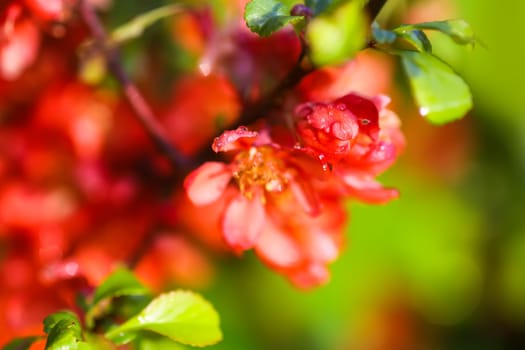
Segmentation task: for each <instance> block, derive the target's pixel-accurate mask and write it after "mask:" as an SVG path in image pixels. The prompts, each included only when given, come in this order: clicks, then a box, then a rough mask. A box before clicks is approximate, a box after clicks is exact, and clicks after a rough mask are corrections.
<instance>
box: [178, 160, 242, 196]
mask: <svg viewBox="0 0 525 350" xmlns="http://www.w3.org/2000/svg"><path fill="white" fill-rule="evenodd" d="M231 177H232V174H231V172H230V170H229V169H228V166H227V165H226V164H224V163H220V162H207V163H204V164H203V165H201V166H200V167H199V168H197V169H195V170H194V171H193V172H191V173H190V174H189V175H188V176H187V177H186V179H185V180H184V188H185V189H186V193H187V195H188V197H189V198H190V200H191V201H192V202H193V203H194V204H196V205H205V204H210V203H212V202H215V201H216V200H217V199H218V198H219V197H220V195H221V194H222V193H223V192H224V190H225V189H226V186H228V183H229V182H230V179H231Z"/></svg>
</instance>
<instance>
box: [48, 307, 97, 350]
mask: <svg viewBox="0 0 525 350" xmlns="http://www.w3.org/2000/svg"><path fill="white" fill-rule="evenodd" d="M44 332H46V333H47V342H46V347H45V348H46V350H48V349H49V350H66V349H67V350H69V349H71V350H76V349H79V350H86V349H90V348H91V347H90V346H89V345H88V344H87V343H85V342H84V341H83V339H82V327H81V326H80V321H79V320H78V318H77V316H76V315H75V314H73V313H72V312H69V311H60V312H57V313H54V314H51V315H49V316H47V317H46V318H45V319H44Z"/></svg>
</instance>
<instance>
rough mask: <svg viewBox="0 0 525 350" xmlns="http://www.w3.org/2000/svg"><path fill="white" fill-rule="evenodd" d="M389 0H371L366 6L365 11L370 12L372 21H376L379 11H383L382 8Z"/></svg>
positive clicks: (369, 15)
mask: <svg viewBox="0 0 525 350" xmlns="http://www.w3.org/2000/svg"><path fill="white" fill-rule="evenodd" d="M386 2H387V0H369V1H368V3H367V4H366V6H365V11H366V13H367V14H368V17H369V18H370V21H371V22H372V21H374V20H375V19H376V17H377V15H379V12H381V9H382V8H383V6H385V4H386Z"/></svg>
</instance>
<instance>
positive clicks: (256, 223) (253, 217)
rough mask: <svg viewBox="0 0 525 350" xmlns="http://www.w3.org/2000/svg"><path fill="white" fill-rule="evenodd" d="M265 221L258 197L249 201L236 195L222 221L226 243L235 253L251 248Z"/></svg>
mask: <svg viewBox="0 0 525 350" xmlns="http://www.w3.org/2000/svg"><path fill="white" fill-rule="evenodd" d="M265 219H266V213H265V210H264V206H263V204H262V202H261V198H260V197H259V196H257V195H256V196H255V197H254V198H253V199H251V200H250V199H248V198H246V197H244V196H243V195H242V194H239V195H237V196H236V197H234V198H233V199H232V201H231V202H230V203H229V205H228V207H227V208H226V212H225V213H224V218H223V221H222V231H223V235H224V238H225V240H226V242H227V243H228V245H229V246H230V247H231V248H233V250H235V251H236V252H237V253H242V251H244V250H247V249H250V248H252V247H253V246H254V244H255V241H256V240H257V238H258V237H259V235H260V233H261V231H262V228H263V224H264V221H265Z"/></svg>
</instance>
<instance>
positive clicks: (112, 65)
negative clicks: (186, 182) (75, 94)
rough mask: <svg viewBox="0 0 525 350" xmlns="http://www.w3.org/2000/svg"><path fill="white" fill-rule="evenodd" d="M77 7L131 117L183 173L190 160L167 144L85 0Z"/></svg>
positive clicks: (98, 20)
mask: <svg viewBox="0 0 525 350" xmlns="http://www.w3.org/2000/svg"><path fill="white" fill-rule="evenodd" d="M79 6H80V13H81V16H82V18H83V19H84V22H85V23H86V25H87V26H88V27H89V30H90V31H91V34H92V35H93V38H94V43H95V45H96V47H97V48H98V49H99V50H100V51H101V52H102V53H103V54H104V56H105V58H106V62H107V65H108V68H109V71H110V72H111V73H112V74H113V76H114V77H115V79H117V80H118V82H119V83H120V85H121V86H122V90H123V92H124V95H125V96H126V99H127V101H128V102H129V104H130V105H131V108H132V109H133V112H134V114H135V117H136V118H137V120H138V121H139V122H140V123H141V124H142V126H143V127H144V129H146V131H147V133H148V135H149V136H150V138H151V139H152V141H153V143H154V144H155V146H156V147H157V148H158V149H159V150H160V151H161V152H162V153H164V155H165V156H166V157H167V158H168V159H169V160H170V162H171V163H172V164H173V165H174V166H176V167H177V168H179V169H182V170H186V169H187V168H188V167H190V165H191V162H190V160H189V159H187V158H186V157H184V156H183V155H182V154H180V153H179V152H178V151H177V150H176V149H175V148H174V147H173V146H172V145H171V144H170V142H169V141H168V137H167V135H166V132H165V131H164V129H163V127H162V125H161V124H160V123H159V122H158V121H157V119H156V117H155V115H154V113H153V111H152V109H151V107H150V106H149V105H148V103H147V102H146V100H145V99H144V97H143V96H142V94H141V93H140V91H139V90H138V89H137V87H136V86H135V85H134V84H133V82H132V81H131V79H130V78H129V76H128V75H127V73H126V72H125V71H124V68H123V67H122V63H121V59H120V53H119V51H118V50H117V48H116V47H115V46H113V45H111V44H109V42H110V41H109V40H108V35H107V33H106V30H105V29H104V26H103V25H102V22H101V21H100V19H99V18H98V16H97V14H96V13H95V10H94V9H93V7H92V6H91V4H89V2H88V1H86V0H80V1H79Z"/></svg>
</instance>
